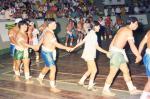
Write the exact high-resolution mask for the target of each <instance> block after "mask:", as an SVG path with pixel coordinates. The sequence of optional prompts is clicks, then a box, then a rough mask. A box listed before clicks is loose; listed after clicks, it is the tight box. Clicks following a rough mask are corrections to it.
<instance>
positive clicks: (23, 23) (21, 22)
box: [18, 20, 28, 28]
mask: <svg viewBox="0 0 150 99" xmlns="http://www.w3.org/2000/svg"><path fill="white" fill-rule="evenodd" d="M22 25H27V26H28V23H27V22H26V21H25V20H22V21H20V22H19V23H18V27H19V28H20V27H21V26H22Z"/></svg>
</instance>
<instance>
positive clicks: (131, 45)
mask: <svg viewBox="0 0 150 99" xmlns="http://www.w3.org/2000/svg"><path fill="white" fill-rule="evenodd" d="M128 43H129V45H130V48H131V51H132V52H133V54H134V55H135V56H136V57H139V56H141V55H140V53H139V52H138V50H137V48H136V46H135V44H134V41H133V40H132V39H129V40H128Z"/></svg>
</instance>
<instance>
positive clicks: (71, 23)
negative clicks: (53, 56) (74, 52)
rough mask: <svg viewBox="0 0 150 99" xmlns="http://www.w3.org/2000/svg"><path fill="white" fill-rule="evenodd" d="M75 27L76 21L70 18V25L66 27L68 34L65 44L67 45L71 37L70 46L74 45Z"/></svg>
mask: <svg viewBox="0 0 150 99" xmlns="http://www.w3.org/2000/svg"><path fill="white" fill-rule="evenodd" d="M73 28H74V22H73V20H71V19H70V20H69V23H68V25H67V27H66V32H67V36H66V43H65V46H67V44H68V40H69V38H70V39H71V40H70V46H72V43H73V38H74V37H73V33H72V30H73Z"/></svg>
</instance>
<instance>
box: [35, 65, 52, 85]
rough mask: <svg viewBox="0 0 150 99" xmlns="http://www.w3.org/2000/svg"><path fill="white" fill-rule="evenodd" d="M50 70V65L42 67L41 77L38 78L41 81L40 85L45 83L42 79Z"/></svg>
mask: <svg viewBox="0 0 150 99" xmlns="http://www.w3.org/2000/svg"><path fill="white" fill-rule="evenodd" d="M49 70H50V69H49V67H47V66H45V67H44V68H43V69H42V71H41V73H40V74H39V77H38V78H37V80H38V81H39V83H40V85H44V84H43V82H42V81H43V78H44V76H45V75H46V73H47V72H48V71H49Z"/></svg>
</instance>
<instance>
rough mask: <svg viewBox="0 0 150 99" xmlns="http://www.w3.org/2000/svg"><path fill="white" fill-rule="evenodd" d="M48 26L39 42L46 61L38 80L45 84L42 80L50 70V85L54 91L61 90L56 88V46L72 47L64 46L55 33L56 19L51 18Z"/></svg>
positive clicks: (67, 48) (62, 47)
mask: <svg viewBox="0 0 150 99" xmlns="http://www.w3.org/2000/svg"><path fill="white" fill-rule="evenodd" d="M48 21H49V24H48V27H47V28H46V29H45V30H44V32H43V36H42V37H41V40H40V42H39V46H40V45H42V51H41V55H42V58H43V60H44V62H45V67H44V68H43V69H42V71H41V73H40V74H39V77H38V78H37V80H38V81H39V82H40V84H41V85H43V83H42V80H43V78H44V76H45V74H46V73H47V72H48V71H49V70H50V74H49V79H50V82H49V83H50V86H51V89H50V90H51V91H52V92H60V90H59V89H57V88H56V85H55V74H56V66H55V59H56V48H60V49H65V50H67V51H69V50H71V48H69V47H66V46H63V45H62V44H60V43H58V42H57V40H56V37H55V34H54V32H53V31H54V30H55V29H56V22H55V20H54V19H49V20H48Z"/></svg>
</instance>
